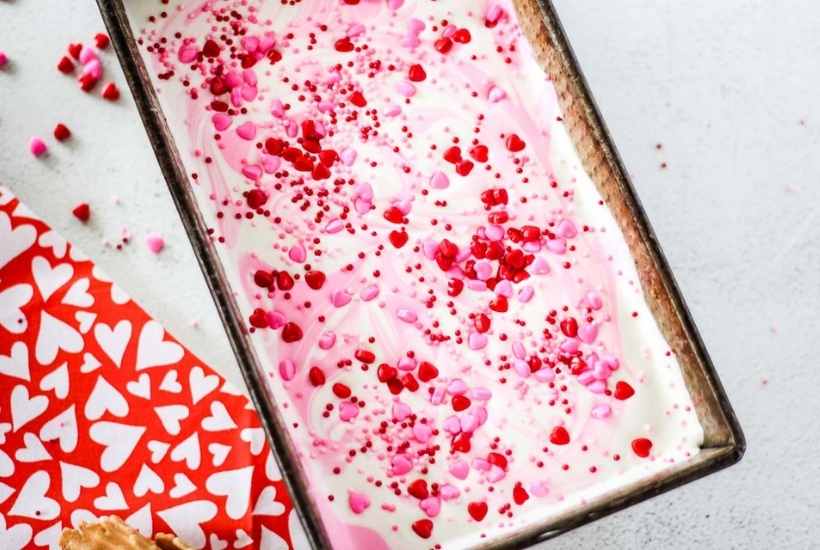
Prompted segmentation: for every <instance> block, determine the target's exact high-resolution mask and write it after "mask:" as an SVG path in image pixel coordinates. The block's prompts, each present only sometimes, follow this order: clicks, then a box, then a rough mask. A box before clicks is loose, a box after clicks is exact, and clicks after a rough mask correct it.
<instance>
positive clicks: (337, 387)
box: [333, 382, 351, 399]
mask: <svg viewBox="0 0 820 550" xmlns="http://www.w3.org/2000/svg"><path fill="white" fill-rule="evenodd" d="M350 393H351V392H350V388H348V387H347V386H346V385H344V384H342V383H341V382H336V383H335V384H333V395H335V396H336V397H338V398H340V399H347V398H348V397H350Z"/></svg>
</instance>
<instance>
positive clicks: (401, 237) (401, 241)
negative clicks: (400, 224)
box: [389, 231, 409, 248]
mask: <svg viewBox="0 0 820 550" xmlns="http://www.w3.org/2000/svg"><path fill="white" fill-rule="evenodd" d="M408 238H409V236H408V235H407V232H405V231H391V232H390V235H389V239H390V244H392V245H393V246H395V247H396V248H401V247H403V246H404V245H405V244H407V239H408Z"/></svg>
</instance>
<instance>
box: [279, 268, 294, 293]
mask: <svg viewBox="0 0 820 550" xmlns="http://www.w3.org/2000/svg"><path fill="white" fill-rule="evenodd" d="M293 285H294V283H293V277H291V276H290V273H288V272H287V271H280V272H279V273H277V274H276V286H277V287H279V290H290V289H292V288H293Z"/></svg>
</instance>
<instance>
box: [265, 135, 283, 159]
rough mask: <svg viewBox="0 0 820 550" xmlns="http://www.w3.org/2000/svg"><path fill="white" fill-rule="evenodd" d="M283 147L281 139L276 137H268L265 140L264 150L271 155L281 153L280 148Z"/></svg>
mask: <svg viewBox="0 0 820 550" xmlns="http://www.w3.org/2000/svg"><path fill="white" fill-rule="evenodd" d="M284 148H285V142H284V141H282V140H281V139H276V138H268V139H266V140H265V151H267V152H268V153H270V154H271V155H276V156H279V155H281V154H282V150H283V149H284Z"/></svg>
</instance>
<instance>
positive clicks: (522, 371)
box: [513, 359, 531, 378]
mask: <svg viewBox="0 0 820 550" xmlns="http://www.w3.org/2000/svg"><path fill="white" fill-rule="evenodd" d="M513 369H515V372H516V373H518V376H520V377H521V378H527V377H529V375H530V373H531V371H530V366H529V365H528V364H527V362H526V361H522V360H521V359H516V360H515V361H513Z"/></svg>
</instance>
